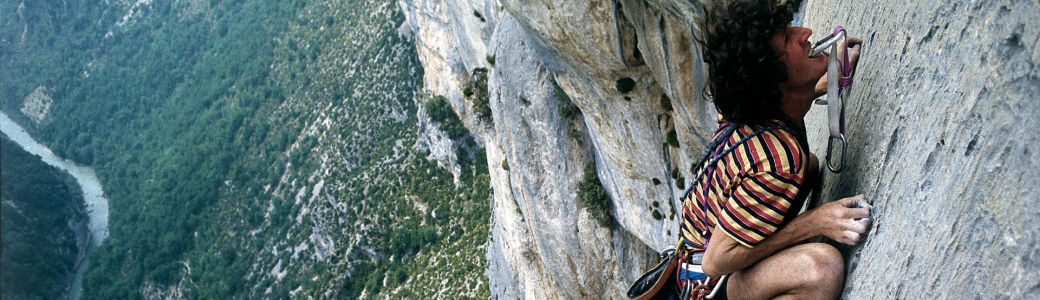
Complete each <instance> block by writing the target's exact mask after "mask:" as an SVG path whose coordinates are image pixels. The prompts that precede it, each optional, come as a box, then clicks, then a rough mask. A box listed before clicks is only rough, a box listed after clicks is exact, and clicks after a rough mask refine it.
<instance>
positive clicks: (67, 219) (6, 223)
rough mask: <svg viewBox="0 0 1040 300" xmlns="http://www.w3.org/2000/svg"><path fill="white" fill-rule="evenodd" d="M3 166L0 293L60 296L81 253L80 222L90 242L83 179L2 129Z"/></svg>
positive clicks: (18, 296) (0, 151)
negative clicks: (50, 162) (34, 152)
mask: <svg viewBox="0 0 1040 300" xmlns="http://www.w3.org/2000/svg"><path fill="white" fill-rule="evenodd" d="M0 170H2V171H0V173H2V176H0V182H2V184H0V200H2V204H0V205H2V206H3V208H2V209H0V213H2V217H0V223H2V224H0V228H2V231H3V251H2V253H3V255H2V256H0V298H3V299H12V300H13V299H61V295H62V293H64V292H65V289H67V288H68V284H69V280H70V279H71V278H72V273H73V270H74V268H75V267H76V263H77V260H76V259H77V258H78V257H79V254H80V249H79V246H78V245H77V236H76V235H77V232H76V229H77V227H78V228H79V229H82V232H80V234H81V235H82V236H81V237H80V238H82V239H83V240H82V242H84V244H83V245H85V242H86V235H85V234H86V218H87V216H86V214H84V212H83V194H82V193H81V192H80V189H79V185H78V184H76V181H75V180H74V179H73V178H72V176H69V175H68V174H66V173H65V172H63V171H61V170H59V169H57V168H54V167H51V166H48V165H47V164H46V163H44V162H43V161H42V160H40V157H39V156H35V155H32V154H29V152H25V151H24V150H22V148H21V147H19V146H18V144H15V143H14V142H12V141H11V140H9V139H8V138H7V135H3V134H0ZM74 225H78V226H74Z"/></svg>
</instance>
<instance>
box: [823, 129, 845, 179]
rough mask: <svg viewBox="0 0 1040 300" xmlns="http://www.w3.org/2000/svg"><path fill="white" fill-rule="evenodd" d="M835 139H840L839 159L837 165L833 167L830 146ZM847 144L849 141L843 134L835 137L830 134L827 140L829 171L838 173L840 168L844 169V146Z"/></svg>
mask: <svg viewBox="0 0 1040 300" xmlns="http://www.w3.org/2000/svg"><path fill="white" fill-rule="evenodd" d="M835 139H839V140H841V159H840V160H839V161H838V166H837V167H835V166H834V164H832V163H831V149H832V146H834V143H833V142H834V140H835ZM848 145H849V142H848V141H847V140H845V134H841V135H840V136H837V137H834V136H832V137H831V138H830V139H828V140H827V169H830V170H831V172H834V173H838V172H841V170H843V169H845V147H846V146H848Z"/></svg>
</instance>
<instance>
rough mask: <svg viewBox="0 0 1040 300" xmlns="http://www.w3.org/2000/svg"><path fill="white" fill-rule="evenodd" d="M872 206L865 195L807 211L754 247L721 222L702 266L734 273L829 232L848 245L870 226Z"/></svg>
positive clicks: (709, 272) (710, 273)
mask: <svg viewBox="0 0 1040 300" xmlns="http://www.w3.org/2000/svg"><path fill="white" fill-rule="evenodd" d="M870 209H871V206H870V205H869V204H867V201H866V200H865V198H864V197H863V195H858V196H855V197H850V198H845V199H841V200H838V201H834V202H830V203H827V204H824V205H822V206H820V207H819V208H816V209H813V210H810V211H807V212H805V213H803V214H801V215H799V216H798V217H795V218H794V219H793V220H791V223H789V224H787V226H785V227H783V228H781V229H780V230H777V231H776V232H775V233H773V234H772V235H770V236H769V237H767V238H766V239H764V240H762V242H760V243H758V245H755V246H754V247H748V246H745V245H743V244H741V243H739V242H737V241H736V240H735V239H734V238H732V237H730V236H729V235H728V233H727V232H726V231H724V230H723V229H722V228H719V227H720V226H723V225H721V224H719V225H717V226H716V228H715V230H714V232H715V233H716V234H714V235H713V236H712V239H711V242H710V243H709V244H708V249H707V250H706V251H705V253H704V260H703V263H702V267H703V268H704V273H705V274H707V275H708V276H718V275H722V274H731V273H733V272H736V271H740V270H743V269H745V268H747V267H750V266H752V265H754V264H756V263H758V262H759V261H761V260H763V259H765V258H766V257H769V256H771V255H773V254H774V253H776V252H779V251H780V250H783V249H785V248H788V247H790V246H792V245H794V244H795V243H798V242H801V241H803V240H806V239H808V238H811V237H815V236H818V235H825V236H827V237H829V238H831V239H834V240H836V241H838V242H841V243H845V244H850V245H851V244H855V243H857V242H859V240H860V237H861V236H862V234H863V233H865V232H866V231H867V228H869V227H870V222H871V219H870Z"/></svg>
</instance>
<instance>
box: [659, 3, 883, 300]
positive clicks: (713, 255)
mask: <svg viewBox="0 0 1040 300" xmlns="http://www.w3.org/2000/svg"><path fill="white" fill-rule="evenodd" d="M792 19H793V10H792V7H791V5H790V4H788V3H786V1H783V0H781V1H779V2H778V1H777V0H733V1H714V3H712V4H711V5H710V6H709V7H708V8H707V9H706V12H705V18H704V20H703V22H702V24H700V25H701V29H702V30H703V35H702V36H701V38H700V40H699V41H698V42H699V43H700V44H701V47H702V51H703V57H704V61H705V62H706V64H707V66H708V70H709V71H708V73H709V75H708V80H707V84H706V86H705V89H704V90H705V94H706V95H710V98H712V99H713V100H712V101H714V104H715V107H716V108H717V110H718V112H719V114H720V117H719V122H720V126H719V130H717V131H716V133H715V135H716V136H715V139H717V140H718V141H720V142H719V143H720V144H719V145H718V148H717V150H714V151H715V155H712V157H713V159H714V157H716V156H718V159H717V163H715V164H707V163H704V164H701V166H699V167H698V169H695V170H693V174H695V175H696V174H702V175H701V176H702V177H703V178H700V179H699V180H697V179H695V181H694V183H695V184H694V185H693V186H692V187H691V188H690V190H689V192H688V194H687V196H686V197H685V198H684V199H683V216H684V217H683V221H682V225H681V228H680V231H681V234H682V240H683V242H681V243H680V246H679V249H677V253H678V255H679V258H680V259H690V257H692V256H694V255H695V254H696V256H698V258H700V259H701V267H702V270H703V273H704V274H706V275H708V276H711V277H712V278H718V277H721V275H726V274H728V276H726V277H724V278H723V279H721V280H720V282H717V283H716V282H712V283H711V284H707V285H704V286H706V287H707V288H708V290H706V291H707V292H714V293H715V297H714V298H713V299H779V298H784V299H787V298H790V299H835V298H837V297H838V296H839V295H840V293H841V290H842V284H843V282H844V276H845V274H844V270H845V269H844V260H843V258H842V255H841V253H840V252H839V251H838V250H837V249H836V248H835V247H833V246H831V245H829V244H825V243H803V242H804V241H806V240H807V239H809V238H812V237H816V236H826V237H828V238H830V239H833V240H835V241H837V242H840V243H844V244H850V245H851V244H856V243H858V242H859V241H860V239H861V238H862V237H863V235H864V234H865V233H866V232H867V230H868V229H869V227H870V224H871V220H872V218H871V209H872V207H871V206H870V205H869V204H868V202H867V201H866V198H865V197H864V196H863V195H857V196H854V197H849V198H844V199H841V200H837V201H833V202H829V203H826V204H823V205H821V206H820V207H818V208H815V209H812V210H808V211H806V212H805V213H802V214H800V215H799V214H798V213H799V211H800V210H801V208H802V206H803V205H804V203H805V199H806V198H807V195H808V193H809V191H810V190H812V188H813V186H814V185H816V184H818V177H819V174H818V172H819V171H818V170H819V162H818V159H817V158H816V156H815V155H813V154H811V153H810V152H809V148H808V142H807V140H806V136H805V122H804V118H805V115H806V113H808V111H809V109H810V107H811V106H812V102H813V100H814V99H815V98H817V97H819V96H822V95H824V94H826V92H827V85H826V78H827V77H826V76H825V75H826V72H827V63H828V57H827V56H826V55H817V56H815V57H813V58H809V57H808V53H809V48H810V42H809V37H810V35H811V34H812V30H810V29H808V28H802V27H792V26H790V24H791V21H792ZM861 44H862V40H860V39H859V38H855V37H849V38H848V45H849V46H851V48H849V49H848V51H849V57H850V59H851V61H852V65H853V66H855V64H856V62H857V61H858V59H859V51H860V45H861ZM732 123H736V124H738V125H734V126H733V127H732V128H734V129H733V131H732V134H730V135H729V136H722V135H724V133H725V132H727V130H724V129H725V128H727V127H729V124H732ZM770 127H772V129H769V128H770ZM763 128H766V129H767V130H764V131H762V132H760V133H758V134H755V132H756V131H759V130H761V129H763ZM751 135H753V136H751ZM747 136H751V137H750V138H748V139H746V140H744V141H741V139H743V138H744V137H747ZM734 145H736V146H735V147H734ZM727 148H732V152H727V153H722V152H725V151H723V150H724V149H727ZM719 154H724V155H719ZM702 171H703V172H702ZM699 252H703V253H699ZM680 261H682V260H680ZM682 284H683V283H680V285H682ZM716 287H717V288H718V289H719V290H717V291H711V290H710V289H712V288H716ZM707 292H705V293H707Z"/></svg>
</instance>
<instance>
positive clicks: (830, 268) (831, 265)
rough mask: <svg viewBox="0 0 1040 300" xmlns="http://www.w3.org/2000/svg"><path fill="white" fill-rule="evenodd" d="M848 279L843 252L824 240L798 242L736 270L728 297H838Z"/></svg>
mask: <svg viewBox="0 0 1040 300" xmlns="http://www.w3.org/2000/svg"><path fill="white" fill-rule="evenodd" d="M844 280H845V265H844V261H843V259H842V256H841V253H839V252H838V250H837V249H835V248H834V247H833V246H831V245H828V244H823V243H809V244H802V245H797V246H794V247H791V248H787V249H784V250H783V251H780V252H777V253H776V254H774V255H773V256H770V257H767V258H766V259H763V260H762V261H760V262H758V263H757V264H755V265H752V266H751V267H749V268H747V269H744V270H741V271H739V272H736V273H733V274H732V275H731V276H730V278H729V283H728V286H727V289H726V293H727V294H728V297H729V299H734V300H742V299H837V298H838V296H839V294H840V293H841V287H842V284H843V282H844Z"/></svg>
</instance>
